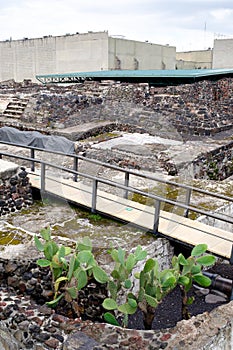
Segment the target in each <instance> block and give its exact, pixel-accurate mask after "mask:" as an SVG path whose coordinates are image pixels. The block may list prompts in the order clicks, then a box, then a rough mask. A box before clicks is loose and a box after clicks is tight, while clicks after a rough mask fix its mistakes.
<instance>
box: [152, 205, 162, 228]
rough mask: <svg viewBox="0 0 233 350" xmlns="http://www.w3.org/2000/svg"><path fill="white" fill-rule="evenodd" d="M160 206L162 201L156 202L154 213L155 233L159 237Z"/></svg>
mask: <svg viewBox="0 0 233 350" xmlns="http://www.w3.org/2000/svg"><path fill="white" fill-rule="evenodd" d="M160 206H161V201H160V200H156V202H155V213H154V226H153V233H154V234H155V235H158V233H159V231H158V229H159V214H160Z"/></svg>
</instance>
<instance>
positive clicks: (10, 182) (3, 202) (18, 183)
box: [0, 167, 33, 216]
mask: <svg viewBox="0 0 233 350" xmlns="http://www.w3.org/2000/svg"><path fill="white" fill-rule="evenodd" d="M32 203H33V199H32V189H31V185H30V183H29V178H28V176H27V172H26V171H25V168H24V167H21V168H20V170H19V171H18V172H17V173H16V174H15V175H12V176H10V177H8V178H5V177H2V178H0V216H2V215H6V214H8V213H10V212H11V213H12V212H15V211H17V210H21V209H22V208H24V207H27V206H29V205H31V204H32Z"/></svg>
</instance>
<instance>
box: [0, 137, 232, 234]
mask: <svg viewBox="0 0 233 350" xmlns="http://www.w3.org/2000/svg"><path fill="white" fill-rule="evenodd" d="M0 143H3V144H9V145H11V146H12V145H13V146H16V147H23V148H27V149H29V150H30V154H31V156H30V157H25V156H21V155H14V154H12V153H8V152H3V151H1V150H0V158H2V157H3V156H4V157H10V158H16V159H21V160H24V161H28V162H30V164H31V171H32V172H35V164H40V177H41V191H42V192H43V191H45V188H46V177H47V174H46V167H52V168H55V169H59V170H61V171H64V172H66V173H70V174H72V175H73V180H74V182H77V179H78V177H83V178H86V179H89V180H90V181H92V204H91V211H92V212H96V202H97V196H98V184H99V183H102V184H104V185H108V186H111V187H116V188H118V189H121V190H123V193H124V195H123V197H124V198H128V197H129V193H132V194H138V195H141V196H143V197H146V198H148V199H151V200H152V201H153V203H154V226H153V232H154V233H156V234H157V233H158V226H159V217H160V216H161V204H162V203H164V204H169V205H171V206H176V207H179V208H182V209H183V210H184V212H183V213H184V216H185V217H188V213H189V212H191V211H192V212H194V213H197V214H198V215H205V216H207V217H211V218H214V219H217V220H220V221H224V222H227V223H230V224H233V218H232V216H230V215H227V214H219V213H214V212H210V211H207V210H204V209H200V208H197V207H195V206H193V205H191V197H192V193H193V192H194V191H195V192H198V193H200V194H205V195H208V196H211V197H212V198H218V199H221V200H224V201H227V202H230V203H232V202H233V198H231V197H228V196H224V195H221V194H218V193H212V192H208V191H205V190H202V189H198V188H196V187H192V186H188V185H184V184H179V183H176V182H174V181H168V180H163V179H160V178H157V177H155V176H148V175H145V174H143V173H139V172H138V171H134V170H130V169H124V168H121V167H118V166H114V165H111V164H106V163H103V162H101V161H97V160H94V159H90V158H86V157H84V156H81V155H76V154H65V153H62V152H56V151H50V150H44V149H41V148H36V147H30V146H25V145H19V144H12V143H7V142H2V141H0ZM35 151H43V152H46V153H53V154H58V155H62V156H63V157H71V158H73V169H69V168H67V167H63V166H59V165H57V164H53V163H51V162H47V161H44V160H41V159H39V158H35ZM79 160H82V161H86V162H89V163H93V164H96V165H101V166H103V167H105V168H109V169H113V170H116V171H118V172H123V173H124V174H125V176H124V183H123V184H120V183H119V182H115V181H112V180H108V179H106V178H103V177H100V176H93V175H90V174H87V173H82V172H80V171H78V163H79V162H78V161H79ZM132 175H134V176H137V177H139V178H145V179H149V180H154V181H158V182H159V183H163V184H166V185H171V186H175V187H177V188H181V189H183V190H185V201H184V202H181V201H177V200H171V199H168V198H165V197H162V196H159V195H156V194H153V193H148V192H145V191H142V190H139V189H137V188H135V187H132V186H130V185H129V183H130V176H132Z"/></svg>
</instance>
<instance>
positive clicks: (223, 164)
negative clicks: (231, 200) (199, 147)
mask: <svg viewBox="0 0 233 350" xmlns="http://www.w3.org/2000/svg"><path fill="white" fill-rule="evenodd" d="M232 159H233V141H231V142H229V143H228V144H226V145H224V146H221V147H218V148H216V149H214V150H212V151H210V152H208V153H205V154H201V155H200V156H198V157H197V158H196V159H195V160H194V161H193V164H192V173H193V175H194V178H196V179H210V180H224V179H226V178H227V177H229V176H231V175H232V174H233V160H232Z"/></svg>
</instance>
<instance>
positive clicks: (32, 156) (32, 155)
mask: <svg viewBox="0 0 233 350" xmlns="http://www.w3.org/2000/svg"><path fill="white" fill-rule="evenodd" d="M31 158H33V159H34V158H35V150H34V149H33V148H31ZM31 171H33V172H34V171H35V162H34V161H33V160H32V161H31Z"/></svg>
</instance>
